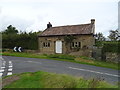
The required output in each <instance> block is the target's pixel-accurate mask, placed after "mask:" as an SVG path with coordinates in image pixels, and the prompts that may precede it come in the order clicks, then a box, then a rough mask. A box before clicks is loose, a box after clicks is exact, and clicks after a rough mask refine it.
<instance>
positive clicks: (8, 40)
mask: <svg viewBox="0 0 120 90" xmlns="http://www.w3.org/2000/svg"><path fill="white" fill-rule="evenodd" d="M37 34H38V32H33V33H32V32H29V33H26V32H21V33H20V34H18V30H16V28H15V27H12V25H10V26H8V27H7V29H6V30H5V31H3V32H2V48H10V49H13V48H14V47H15V46H21V47H22V48H23V49H31V50H36V49H38V36H37Z"/></svg>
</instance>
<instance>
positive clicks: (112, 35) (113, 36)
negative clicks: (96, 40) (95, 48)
mask: <svg viewBox="0 0 120 90" xmlns="http://www.w3.org/2000/svg"><path fill="white" fill-rule="evenodd" d="M109 32H110V34H109V36H108V38H109V39H110V40H111V41H117V40H118V37H119V36H120V33H119V32H118V30H110V31H109Z"/></svg>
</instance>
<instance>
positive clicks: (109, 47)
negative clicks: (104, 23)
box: [102, 42, 120, 53]
mask: <svg viewBox="0 0 120 90" xmlns="http://www.w3.org/2000/svg"><path fill="white" fill-rule="evenodd" d="M119 48H120V42H105V43H104V45H103V48H102V51H103V53H105V52H113V53H120V49H119Z"/></svg>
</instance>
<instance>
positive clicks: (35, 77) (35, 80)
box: [4, 71, 118, 88]
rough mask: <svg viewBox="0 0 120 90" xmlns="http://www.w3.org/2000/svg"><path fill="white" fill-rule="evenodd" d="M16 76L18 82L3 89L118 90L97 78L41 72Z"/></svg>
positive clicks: (115, 86)
mask: <svg viewBox="0 0 120 90" xmlns="http://www.w3.org/2000/svg"><path fill="white" fill-rule="evenodd" d="M18 76H19V79H18V80H16V81H14V82H12V83H10V84H8V85H6V86H4V88H118V86H117V85H111V84H109V83H107V82H105V81H102V80H100V79H97V78H96V79H89V80H85V79H83V78H81V77H73V76H70V75H64V74H55V73H48V72H42V71H38V72H32V73H29V72H27V73H22V74H18ZM6 78H7V77H6ZM8 78H9V77H8Z"/></svg>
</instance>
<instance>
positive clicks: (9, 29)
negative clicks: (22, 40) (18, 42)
mask: <svg viewBox="0 0 120 90" xmlns="http://www.w3.org/2000/svg"><path fill="white" fill-rule="evenodd" d="M17 33H18V30H17V29H16V28H15V27H13V26H12V25H9V26H8V27H7V29H6V30H5V31H4V32H3V34H17Z"/></svg>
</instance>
